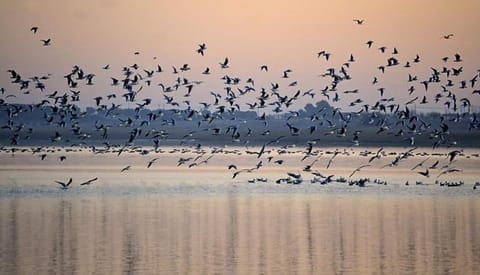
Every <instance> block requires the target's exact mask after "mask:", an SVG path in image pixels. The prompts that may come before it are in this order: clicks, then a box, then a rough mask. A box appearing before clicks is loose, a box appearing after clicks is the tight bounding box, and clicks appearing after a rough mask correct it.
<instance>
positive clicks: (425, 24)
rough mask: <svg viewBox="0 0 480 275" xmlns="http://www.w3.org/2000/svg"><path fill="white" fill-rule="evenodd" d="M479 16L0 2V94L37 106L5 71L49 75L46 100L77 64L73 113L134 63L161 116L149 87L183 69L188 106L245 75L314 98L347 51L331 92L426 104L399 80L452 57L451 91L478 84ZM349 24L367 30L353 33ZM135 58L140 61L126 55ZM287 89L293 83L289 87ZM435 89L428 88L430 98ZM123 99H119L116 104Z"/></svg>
mask: <svg viewBox="0 0 480 275" xmlns="http://www.w3.org/2000/svg"><path fill="white" fill-rule="evenodd" d="M479 10H480V1H476V0H462V1H445V0H441V1H438V0H421V1H416V0H415V1H414V0H407V1H374V0H368V1H367V0H362V1H343V0H341V1H323V0H320V1H318V0H316V1H313V0H312V1H309V0H300V1H284V0H276V1H253V0H247V1H208V0H205V1H181V0H179V1H154V0H151V1H150V0H142V1H134V2H132V1H122V0H103V1H97V0H85V1H71V0H45V1H36V0H30V1H29V0H21V1H17V0H2V1H1V2H0V36H1V37H2V38H1V41H2V42H1V46H0V47H1V48H0V87H4V88H5V89H6V95H7V94H15V95H16V96H17V97H16V98H7V99H6V101H7V102H26V103H29V102H38V101H39V99H40V98H43V95H41V94H40V91H39V90H38V89H35V90H34V89H31V90H32V91H31V93H30V94H29V95H22V94H20V92H19V91H18V88H17V86H13V85H11V84H9V83H10V80H9V74H8V73H7V72H6V70H7V69H15V70H16V71H17V72H19V73H20V74H21V75H22V77H25V78H26V77H30V76H34V75H39V76H40V75H45V74H47V73H51V74H52V78H51V79H50V80H48V81H47V82H46V84H47V91H46V92H47V93H50V92H53V91H55V90H58V91H59V92H61V93H63V92H66V91H68V87H67V85H66V81H65V79H64V78H63V76H64V75H66V74H67V73H69V72H70V70H71V68H72V66H73V65H79V66H81V67H82V68H83V69H84V70H85V71H86V73H94V74H95V75H96V76H95V78H94V83H95V85H94V86H81V87H79V88H78V89H77V90H81V91H82V94H83V96H82V101H81V104H85V105H92V104H93V103H94V101H93V100H92V99H91V98H93V97H95V96H97V95H106V94H109V93H113V92H116V93H119V94H120V93H122V92H123V91H122V90H121V88H120V87H112V86H110V76H113V77H117V78H121V71H120V70H121V68H122V67H123V66H130V65H132V64H134V63H136V64H138V65H139V66H141V67H142V68H146V69H149V70H153V69H155V68H156V66H157V64H160V65H161V66H162V68H163V69H164V72H163V73H162V75H161V76H159V77H157V78H155V81H154V84H153V85H152V86H151V87H150V88H149V89H146V88H145V90H144V92H143V93H142V94H141V95H139V97H138V99H139V100H140V99H142V98H145V97H152V98H154V102H153V103H152V107H160V106H161V104H162V102H163V96H162V95H161V92H160V88H159V87H158V86H157V85H156V84H157V83H159V82H163V83H165V84H166V85H167V84H168V85H171V84H172V83H173V81H174V79H176V77H177V76H176V75H172V74H171V66H172V65H173V66H176V67H177V68H178V67H180V66H181V65H183V64H184V63H188V64H190V66H191V67H192V70H191V71H189V72H186V73H184V74H183V75H182V77H187V78H189V79H190V80H201V81H203V83H202V84H201V85H199V86H198V87H195V88H194V92H193V93H192V98H191V100H192V101H193V102H198V101H205V98H206V97H209V98H210V95H209V93H210V91H216V92H219V93H223V82H222V81H221V80H220V77H222V76H224V75H226V74H228V75H229V76H238V77H240V78H241V79H242V81H245V80H246V79H247V78H248V77H252V78H253V79H255V87H256V88H257V91H258V90H259V88H260V87H266V88H269V87H270V83H272V82H278V83H279V84H280V85H281V89H280V90H281V92H282V93H283V94H288V95H293V94H294V93H295V92H296V91H297V90H299V89H300V90H302V91H306V90H307V89H310V88H313V89H315V90H316V91H318V90H320V89H323V88H324V87H325V86H326V85H327V84H329V82H330V79H327V78H321V77H319V76H318V75H320V74H322V73H325V71H326V69H327V68H329V67H335V68H337V69H339V68H340V66H341V65H342V64H343V63H344V62H346V61H347V60H348V58H349V56H350V54H351V53H353V54H354V56H355V59H356V62H355V63H354V64H352V66H351V68H350V69H349V73H350V75H351V76H352V78H353V79H352V80H351V81H349V82H348V83H347V82H346V83H342V84H341V86H339V92H342V91H344V90H347V89H353V88H358V89H360V95H361V97H362V98H363V99H364V100H366V101H367V103H374V102H375V101H376V100H378V92H377V91H376V89H377V88H380V87H385V88H386V94H385V97H391V96H395V97H396V98H397V99H399V101H400V102H406V101H408V99H410V98H413V97H414V96H419V97H420V99H421V98H422V96H423V95H424V94H425V92H424V89H423V86H422V84H420V83H417V84H415V86H416V88H417V90H416V92H415V94H413V95H411V96H408V92H407V89H408V87H409V86H410V85H411V83H407V79H408V74H409V73H411V74H414V75H418V78H419V81H422V80H425V79H428V77H429V76H430V75H431V70H430V67H436V68H438V69H440V70H441V68H442V66H444V64H445V63H444V62H443V61H442V60H441V58H442V57H444V56H450V60H452V59H453V54H455V53H460V54H461V56H462V59H463V60H464V61H463V62H462V63H455V64H454V63H452V62H449V63H447V64H446V65H447V67H449V68H450V67H460V66H463V67H464V72H463V74H462V75H461V76H460V77H459V78H458V81H460V80H467V81H468V80H470V79H471V78H473V77H474V75H475V74H478V71H477V70H478V69H479V68H480V67H479V64H480V55H479V54H478V49H480V36H479V35H478V30H479V27H480V17H479V16H478V11H479ZM353 19H364V20H365V22H364V23H363V25H357V24H356V23H355V22H354V21H353ZM32 26H38V27H39V31H38V33H37V34H35V35H34V34H33V33H32V32H31V31H30V28H31V27H32ZM449 33H453V34H454V36H453V37H452V39H449V40H446V39H443V35H446V34H449ZM47 38H51V39H52V45H51V46H50V47H43V46H42V42H41V41H40V39H47ZM368 40H373V41H374V45H373V46H372V48H371V49H368V48H367V46H366V44H365V42H366V41H368ZM202 42H205V43H206V44H207V50H206V53H205V56H203V57H202V56H200V55H199V54H197V53H196V52H195V50H196V49H197V48H198V46H197V45H198V44H199V43H202ZM380 46H386V47H387V52H388V53H386V54H381V53H380V51H379V50H377V49H378V47H380ZM393 47H396V48H397V49H398V51H399V54H398V56H397V58H398V59H399V60H400V64H401V66H397V67H395V68H392V69H391V70H388V71H387V72H386V73H385V74H381V73H380V72H379V70H378V69H377V67H378V66H379V65H384V64H385V63H386V59H387V58H388V57H390V56H392V55H391V54H390V53H391V51H392V49H393ZM321 50H326V51H328V52H330V53H331V54H332V55H331V58H330V61H328V62H327V61H325V59H324V58H320V59H317V56H316V54H317V52H319V51H321ZM136 51H138V52H140V54H139V55H134V54H133V53H134V52H136ZM416 54H419V55H420V57H421V62H420V63H418V64H415V65H414V66H412V68H410V69H408V70H407V69H406V68H403V65H404V64H405V62H406V61H410V62H411V61H412V60H413V59H414V57H415V55H416ZM225 57H228V58H229V59H230V68H229V69H226V70H221V69H220V67H219V64H218V63H219V62H222V61H223V59H224V58H225ZM106 64H110V70H102V69H101V68H102V67H103V66H105V65H106ZM263 64H266V65H268V66H269V71H268V72H261V71H260V66H261V65H263ZM207 66H208V67H210V69H211V71H212V74H211V75H208V76H204V75H202V74H201V72H202V71H203V70H204V69H205V67H207ZM285 69H291V70H293V72H292V73H291V78H289V79H282V78H281V76H282V72H283V70H285ZM142 72H143V71H142ZM374 76H377V77H378V79H379V84H377V86H375V87H373V86H372V85H371V81H372V79H373V77H374ZM294 80H296V81H298V84H299V85H298V86H296V87H287V85H288V83H290V82H292V81H294ZM458 81H457V79H456V80H455V81H454V83H455V85H458ZM242 84H244V82H243V83H242ZM242 86H243V85H242ZM477 89H478V87H477ZM439 91H440V90H439V88H437V91H435V90H434V89H433V91H432V92H431V94H430V96H432V95H433V94H434V93H435V92H439ZM471 92H472V89H468V90H465V91H461V93H462V94H460V95H459V96H458V98H461V97H465V96H468V97H470V98H471V100H472V104H473V105H477V106H478V105H480V96H479V95H471ZM428 93H430V90H429V91H428ZM182 94H183V92H182ZM356 97H359V96H358V95H355V96H353V95H343V97H342V100H341V101H340V102H339V103H337V105H338V106H342V104H344V105H348V103H349V102H350V101H351V100H353V99H355V98H356ZM344 98H345V100H344ZM157 99H158V100H157ZM321 99H323V97H321V96H320V95H318V96H317V97H316V98H315V99H313V100H312V99H311V98H310V97H304V98H302V100H300V101H299V102H297V103H296V104H297V106H302V105H304V104H305V103H306V102H309V101H313V102H316V101H319V100H321ZM122 100H123V99H121V98H119V99H118V98H117V102H118V103H120V102H122ZM431 101H433V100H431ZM438 105H439V106H437V107H436V108H437V109H438V110H442V107H443V106H442V104H438ZM124 106H125V105H123V106H122V107H124ZM432 106H433V105H428V106H425V107H428V108H431V107H432ZM293 109H295V108H293Z"/></svg>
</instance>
